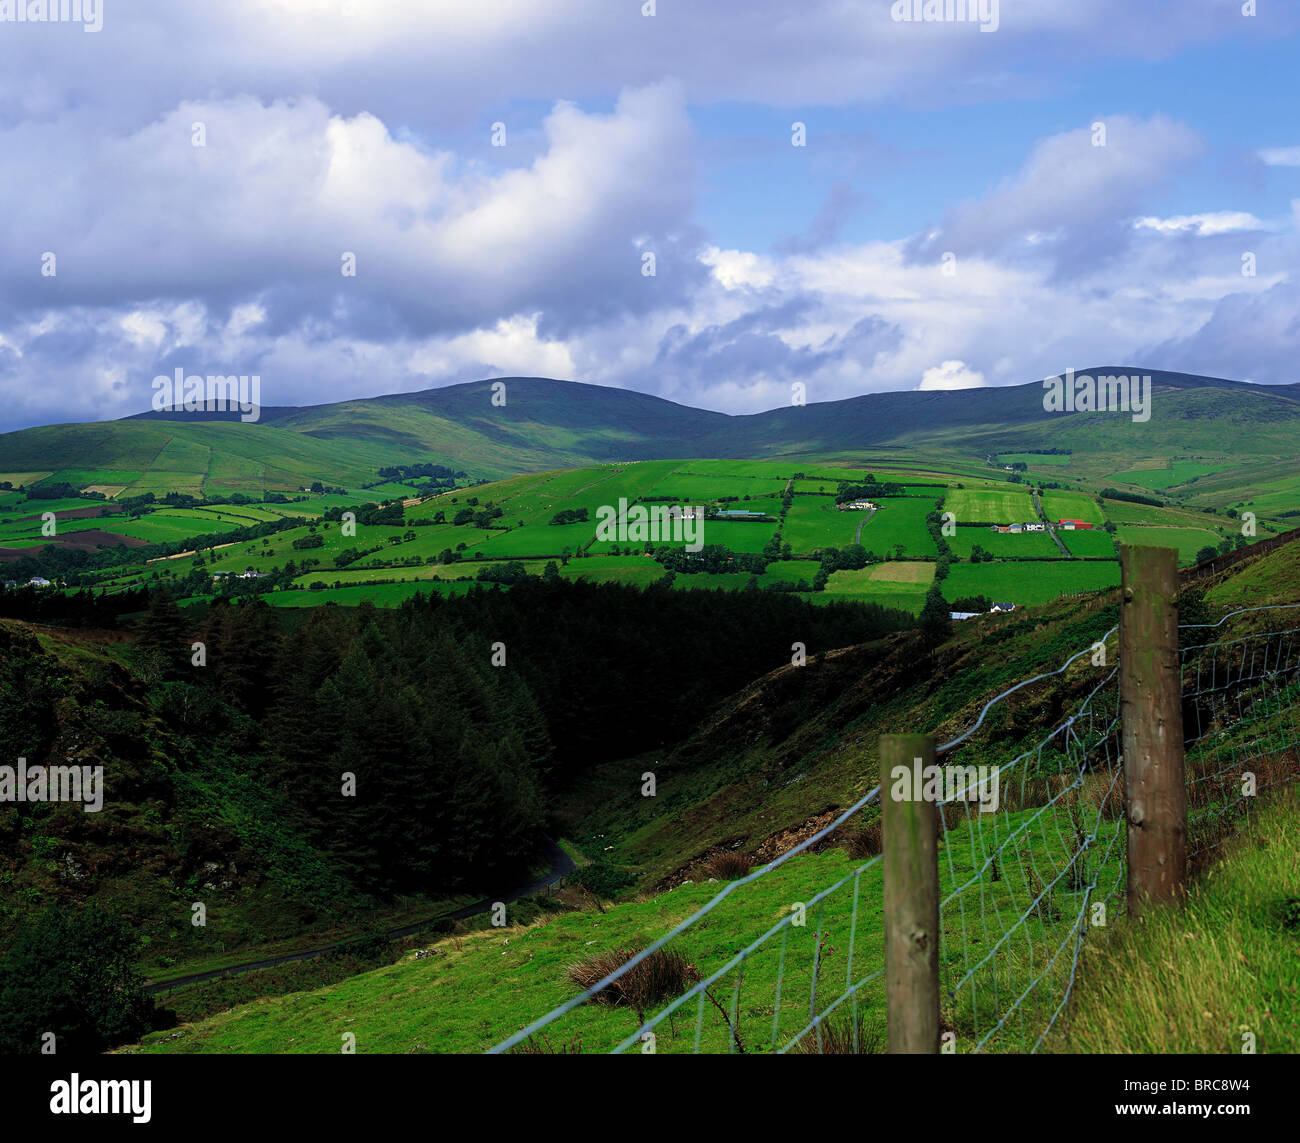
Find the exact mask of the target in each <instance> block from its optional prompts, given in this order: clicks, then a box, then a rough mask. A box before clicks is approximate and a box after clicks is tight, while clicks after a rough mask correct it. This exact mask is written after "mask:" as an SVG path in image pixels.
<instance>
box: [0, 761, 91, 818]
mask: <svg viewBox="0 0 1300 1143" xmlns="http://www.w3.org/2000/svg"><path fill="white" fill-rule="evenodd" d="M0 802H83V803H84V806H83V808H84V809H85V811H86V813H88V814H97V813H99V811H100V810H102V809H103V808H104V767H103V766H31V767H29V766H28V765H27V759H26V758H19V759H18V765H17V766H0Z"/></svg>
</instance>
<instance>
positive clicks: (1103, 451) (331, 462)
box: [0, 366, 1300, 502]
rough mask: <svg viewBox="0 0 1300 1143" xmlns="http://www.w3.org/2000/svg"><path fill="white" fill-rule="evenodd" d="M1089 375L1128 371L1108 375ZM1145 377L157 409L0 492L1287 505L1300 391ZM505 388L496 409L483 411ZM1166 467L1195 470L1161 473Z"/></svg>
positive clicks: (540, 383) (29, 434)
mask: <svg viewBox="0 0 1300 1143" xmlns="http://www.w3.org/2000/svg"><path fill="white" fill-rule="evenodd" d="M1087 372H1088V373H1090V374H1092V375H1098V374H1102V375H1105V374H1112V373H1133V372H1137V371H1136V370H1133V369H1131V368H1129V367H1119V366H1102V367H1099V368H1097V369H1093V370H1089V371H1087ZM1146 373H1148V374H1149V375H1150V376H1151V378H1152V385H1153V395H1152V414H1151V417H1150V419H1149V420H1148V421H1145V422H1134V421H1132V419H1131V418H1130V416H1129V415H1128V414H1124V413H1114V414H1110V413H1105V414H1102V413H1098V414H1088V413H1062V414H1051V413H1047V412H1045V411H1044V406H1043V396H1044V393H1043V387H1042V385H1041V384H1040V383H1039V382H1030V383H1028V384H1025V385H1015V386H1008V387H1002V388H985V389H967V390H961V391H959V392H921V391H908V392H899V393H876V394H868V395H866V396H861V397H853V398H849V399H846V400H841V401H829V402H821V403H817V402H814V403H812V404H808V405H806V406H801V407H789V408H780V409H772V410H769V411H767V412H763V413H757V414H751V415H746V416H728V415H725V414H722V413H715V412H708V411H705V410H701V409H693V408H689V407H687V406H684V405H679V404H675V403H673V402H671V401H666V400H663V399H661V398H658V397H652V396H649V395H646V394H643V393H637V392H633V391H630V390H624V389H615V388H607V387H602V386H596V385H587V384H582V383H579V382H571V381H556V380H551V379H547V378H536V377H507V378H501V379H497V380H485V381H475V382H470V383H467V384H461V385H452V386H448V387H446V388H441V389H431V390H427V391H425V392H420V393H409V394H392V395H387V396H381V397H371V398H365V399H359V400H351V401H343V402H337V403H332V404H325V405H316V406H309V407H304V408H284V407H274V408H272V407H268V408H266V409H263V410H262V415H261V418H260V420H259V421H257V422H256V423H251V424H244V423H242V422H240V421H238V419H237V414H229V415H227V414H217V413H211V414H208V413H198V414H186V413H152V412H151V413H145V414H141V415H139V416H136V417H132V418H128V419H126V420H122V421H115V422H108V423H96V424H90V425H53V426H46V427H42V428H36V429H25V430H22V431H20V432H13V433H7V434H3V435H0V480H3V479H6V478H12V476H15V475H17V476H22V475H24V474H31V473H33V472H38V473H39V472H56V473H57V472H58V471H60V470H67V471H83V472H84V471H86V470H96V475H97V476H99V477H101V478H102V479H101V480H99V481H98V483H103V484H109V485H121V486H122V487H123V488H124V489H126V491H127V492H128V494H134V493H138V492H140V491H145V490H158V489H160V488H162V489H166V488H176V489H184V490H190V491H198V490H204V491H208V492H228V491H233V490H242V491H251V492H265V491H268V490H280V491H284V490H290V489H294V488H298V487H300V486H301V485H302V483H303V482H304V481H305V480H309V479H323V480H326V481H327V482H329V483H334V484H340V483H341V484H354V483H361V482H362V481H364V480H366V479H373V476H374V471H375V469H376V468H378V467H379V466H381V465H384V464H392V463H411V462H415V461H429V460H433V461H436V462H438V463H443V464H447V465H450V466H452V467H455V468H464V469H465V470H467V471H469V472H470V473H471V474H472V475H473V476H476V477H483V478H494V477H500V476H505V475H510V474H514V473H519V472H529V471H540V470H544V469H550V468H559V467H570V466H575V465H583V464H593V463H604V462H608V461H633V460H652V459H669V458H674V457H686V456H696V457H704V458H725V459H738V458H745V457H752V458H764V457H769V458H784V457H791V458H794V457H798V458H815V459H818V460H820V461H823V462H826V463H831V462H834V461H836V460H842V461H844V462H846V463H857V462H861V461H865V460H868V459H870V460H871V461H872V462H873V463H876V464H878V465H880V464H885V463H888V461H889V459H890V454H891V452H895V453H896V452H897V451H898V450H900V449H904V448H905V449H908V450H909V453H910V454H911V455H912V456H917V455H919V456H930V457H940V458H944V459H946V460H948V461H950V462H955V461H958V460H960V461H963V462H965V463H971V464H976V465H981V466H983V465H984V464H985V462H986V458H988V457H990V456H994V455H999V454H1014V455H1021V454H1026V453H1030V454H1031V453H1033V452H1035V451H1041V450H1044V449H1054V450H1061V449H1066V450H1070V452H1071V456H1070V462H1069V463H1068V464H1066V465H1064V466H1061V465H1059V463H1057V462H1056V461H1054V462H1053V465H1052V468H1051V471H1053V472H1054V473H1055V475H1056V476H1058V477H1060V478H1063V479H1067V480H1068V479H1087V480H1092V481H1100V480H1103V479H1104V478H1106V477H1107V476H1109V475H1110V474H1112V473H1114V474H1123V475H1124V477H1125V479H1124V480H1123V481H1121V482H1122V483H1130V482H1131V481H1130V480H1129V479H1127V478H1129V477H1132V474H1133V472H1134V471H1135V470H1136V471H1139V472H1140V471H1143V470H1155V469H1157V468H1158V469H1160V470H1161V476H1160V477H1159V478H1158V479H1157V483H1156V484H1154V485H1153V487H1156V488H1159V489H1164V488H1168V487H1170V482H1171V481H1174V482H1175V483H1178V482H1180V478H1182V477H1183V474H1184V471H1185V473H1186V478H1187V479H1190V478H1191V477H1192V476H1196V475H1204V474H1212V473H1213V472H1215V471H1218V470H1219V469H1227V468H1232V469H1234V470H1237V474H1238V476H1239V477H1241V478H1245V477H1254V476H1258V477H1259V491H1260V494H1261V495H1268V494H1269V492H1270V491H1275V492H1279V493H1281V494H1286V495H1289V494H1290V491H1291V489H1290V486H1289V485H1288V484H1287V481H1288V480H1293V479H1294V473H1293V470H1292V469H1291V468H1289V467H1288V468H1287V469H1286V471H1285V472H1278V471H1275V470H1271V469H1269V468H1268V466H1269V465H1270V464H1276V463H1277V462H1279V461H1281V462H1290V461H1292V460H1293V455H1292V454H1293V450H1292V449H1291V447H1290V442H1291V440H1293V439H1294V435H1295V432H1296V428H1297V421H1300V386H1296V385H1287V386H1263V385H1252V384H1248V383H1245V382H1237V381H1229V380H1223V379H1218V378H1208V377H1199V376H1195V375H1191V374H1184V373H1171V372H1165V371H1160V370H1147V371H1146ZM499 383H500V384H503V385H504V387H505V388H504V392H505V404H504V405H503V406H500V405H495V404H494V403H493V395H494V392H495V389H494V386H497V385H498V384H499ZM1171 463H1174V464H1177V463H1182V464H1183V465H1185V466H1190V467H1186V468H1185V469H1184V470H1179V469H1177V468H1175V469H1170V468H1169V467H1168V466H1169V465H1170V464H1171ZM1243 466H1244V468H1245V471H1244V472H1243V471H1242V469H1243ZM1116 479H1117V480H1119V479H1120V478H1119V477H1117V478H1116ZM1140 479H1141V478H1140V477H1138V478H1137V483H1138V484H1139V485H1140ZM1240 482H1241V481H1240V480H1238V484H1239V483H1240ZM88 483H90V482H88ZM1206 491H1207V492H1208V491H1211V490H1210V489H1209V488H1208V487H1207V489H1206ZM1213 491H1214V492H1215V493H1216V494H1217V493H1218V492H1219V491H1221V490H1220V489H1218V488H1215V489H1214V490H1213ZM1207 502H1208V501H1207Z"/></svg>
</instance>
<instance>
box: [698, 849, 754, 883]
mask: <svg viewBox="0 0 1300 1143" xmlns="http://www.w3.org/2000/svg"><path fill="white" fill-rule="evenodd" d="M749 870H750V862H749V858H748V856H746V855H745V854H743V853H719V854H717V855H716V856H715V857H714V858H713V859H712V860H711V861H710V862H709V864H708V866H707V867H706V872H707V873H708V875H709V876H710V877H716V878H717V879H718V880H719V881H735V880H737V879H738V878H740V877H746V876H748V875H749Z"/></svg>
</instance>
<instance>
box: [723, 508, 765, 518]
mask: <svg viewBox="0 0 1300 1143" xmlns="http://www.w3.org/2000/svg"><path fill="white" fill-rule="evenodd" d="M766 515H767V513H766V512H751V511H749V509H747V508H728V509H727V510H726V511H725V512H719V513H718V516H719V517H721V518H722V519H724V520H761V519H762V518H763V517H764V516H766Z"/></svg>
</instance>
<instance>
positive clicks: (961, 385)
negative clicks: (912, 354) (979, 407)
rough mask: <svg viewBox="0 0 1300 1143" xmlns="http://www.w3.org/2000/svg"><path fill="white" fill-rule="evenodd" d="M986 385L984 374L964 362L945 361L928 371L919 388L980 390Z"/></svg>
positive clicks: (923, 376)
mask: <svg viewBox="0 0 1300 1143" xmlns="http://www.w3.org/2000/svg"><path fill="white" fill-rule="evenodd" d="M983 385H984V374H983V373H980V372H978V371H977V370H974V369H971V368H970V367H969V366H968V365H967V364H966V362H964V361H945V362H944V363H943V364H942V365H936V366H934V367H933V368H931V369H927V370H926V371H925V373H924V374H923V375H922V377H921V384H920V385H919V386H918V388H920V389H922V390H927V391H928V390H932V389H979V388H982V387H983Z"/></svg>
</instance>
